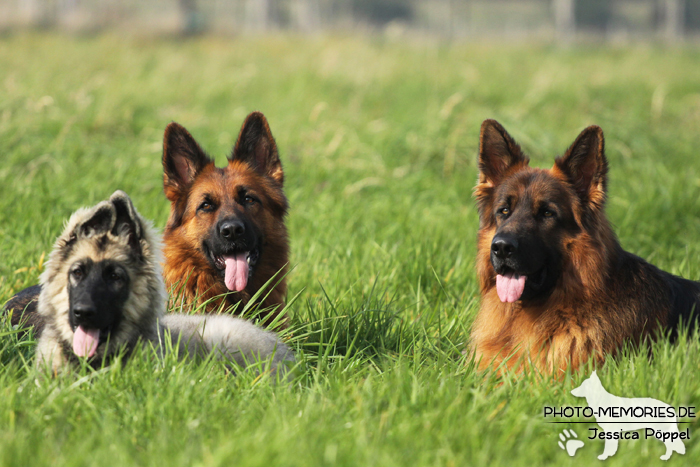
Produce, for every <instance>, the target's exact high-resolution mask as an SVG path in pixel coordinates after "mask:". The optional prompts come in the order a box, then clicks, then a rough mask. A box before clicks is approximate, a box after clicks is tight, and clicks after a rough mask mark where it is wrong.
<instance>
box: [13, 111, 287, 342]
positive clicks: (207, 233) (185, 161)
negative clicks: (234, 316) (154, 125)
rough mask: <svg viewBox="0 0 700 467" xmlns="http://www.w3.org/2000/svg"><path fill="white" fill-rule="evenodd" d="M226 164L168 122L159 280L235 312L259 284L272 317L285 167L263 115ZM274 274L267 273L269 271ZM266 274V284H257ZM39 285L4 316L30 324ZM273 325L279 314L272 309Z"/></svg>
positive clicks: (283, 253) (278, 281) (278, 296)
mask: <svg viewBox="0 0 700 467" xmlns="http://www.w3.org/2000/svg"><path fill="white" fill-rule="evenodd" d="M228 161H229V162H228V165H227V166H226V167H224V168H217V167H216V166H215V165H214V161H213V160H212V159H211V158H210V157H209V156H207V154H206V153H205V152H204V151H203V150H202V149H201V148H200V146H199V145H198V144H197V142H196V141H195V140H194V138H192V136H191V135H190V134H189V133H188V132H187V130H185V129H184V128H183V127H182V126H180V125H178V124H177V123H174V122H173V123H171V124H170V125H168V126H167V128H166V129H165V137H164V141H163V186H164V189H165V195H166V196H167V198H168V199H169V200H170V202H171V209H170V218H169V220H168V223H167V226H166V228H165V233H164V245H165V246H164V252H165V263H164V276H165V282H166V285H167V286H168V288H169V289H170V290H172V291H173V295H174V296H176V297H178V298H179V299H180V304H183V305H186V306H188V307H193V306H195V305H196V304H197V303H198V302H199V303H206V309H207V310H208V311H215V310H218V309H220V307H221V306H223V307H224V308H229V309H230V308H231V307H232V306H236V305H237V308H236V312H237V313H240V312H241V311H242V310H243V308H244V306H245V305H246V304H247V303H248V302H249V301H250V299H251V298H252V297H253V296H254V295H255V294H256V293H257V292H258V291H261V294H260V295H259V296H260V297H261V298H262V299H261V300H259V303H258V304H257V305H258V307H259V309H261V310H262V311H263V313H262V314H261V315H259V316H260V317H261V318H263V321H264V322H265V323H266V324H269V323H271V322H273V321H275V319H276V318H277V317H278V315H279V314H280V313H281V311H282V307H283V305H284V297H285V294H286V291H287V286H286V279H285V275H286V272H287V262H288V258H289V243H288V240H287V229H286V227H285V223H284V218H285V215H286V213H287V207H288V203H287V199H286V197H285V195H284V192H283V190H282V185H283V182H284V172H283V171H282V164H281V162H280V159H279V155H278V152H277V146H276V144H275V140H274V138H273V137H272V133H271V132H270V127H269V125H268V123H267V120H266V119H265V116H264V115H263V114H262V113H260V112H254V113H251V114H250V115H249V116H248V117H247V118H246V120H245V122H244V123H243V126H242V128H241V131H240V134H239V136H238V141H237V142H236V144H235V146H234V148H233V151H232V153H231V155H230V156H229V157H228ZM273 277H274V279H273ZM268 282H270V283H271V284H272V286H273V287H271V289H269V290H261V289H262V288H263V286H264V285H265V284H267V283H268ZM40 292H41V287H40V286H39V285H35V286H33V287H29V288H27V289H24V290H22V291H21V292H19V293H18V294H17V295H15V296H14V297H12V299H10V301H8V302H7V304H6V305H5V309H6V310H7V311H11V312H12V316H11V322H12V324H13V325H18V324H19V323H20V321H22V322H23V323H24V325H25V326H33V327H34V333H35V334H36V335H37V336H38V335H41V332H42V328H43V320H42V318H41V316H39V315H38V314H37V313H36V300H37V298H38V297H39V293H40ZM277 321H278V323H279V324H280V327H285V326H286V319H284V318H283V317H281V316H280V317H279V319H278V320H277Z"/></svg>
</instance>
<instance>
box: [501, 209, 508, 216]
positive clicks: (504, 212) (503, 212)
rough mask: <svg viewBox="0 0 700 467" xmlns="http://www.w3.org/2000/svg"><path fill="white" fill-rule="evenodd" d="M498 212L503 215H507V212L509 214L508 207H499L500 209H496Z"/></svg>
mask: <svg viewBox="0 0 700 467" xmlns="http://www.w3.org/2000/svg"><path fill="white" fill-rule="evenodd" d="M498 213H499V214H503V215H504V216H507V215H508V214H510V209H508V208H501V209H499V210H498Z"/></svg>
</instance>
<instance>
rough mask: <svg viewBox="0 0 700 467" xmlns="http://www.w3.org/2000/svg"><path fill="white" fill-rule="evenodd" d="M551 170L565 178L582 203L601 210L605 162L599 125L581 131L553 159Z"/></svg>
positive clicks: (603, 194) (606, 172) (603, 142)
mask: <svg viewBox="0 0 700 467" xmlns="http://www.w3.org/2000/svg"><path fill="white" fill-rule="evenodd" d="M554 167H555V169H558V170H559V171H561V172H562V173H563V174H564V175H565V176H566V178H567V179H568V180H569V182H570V183H571V184H572V185H573V187H574V189H575V190H576V193H577V194H578V196H579V197H580V198H581V200H582V201H583V202H584V203H590V204H593V205H596V206H598V207H600V208H602V207H603V204H605V191H606V189H607V174H608V161H607V159H606V158H605V140H604V138H603V130H602V129H601V128H600V127H599V126H595V125H593V126H589V127H588V128H586V129H585V130H583V131H582V132H581V134H580V135H578V138H576V141H574V144H572V145H571V146H570V147H569V149H568V150H567V151H566V153H565V154H564V155H563V156H562V157H557V159H556V161H555V162H554Z"/></svg>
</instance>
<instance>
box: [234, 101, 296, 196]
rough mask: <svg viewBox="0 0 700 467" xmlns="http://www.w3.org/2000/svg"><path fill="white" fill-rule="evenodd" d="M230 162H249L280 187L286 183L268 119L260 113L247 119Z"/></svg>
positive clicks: (253, 114) (255, 113) (254, 113)
mask: <svg viewBox="0 0 700 467" xmlns="http://www.w3.org/2000/svg"><path fill="white" fill-rule="evenodd" d="M228 160H229V161H231V162H233V161H244V162H247V163H248V164H250V165H251V166H252V167H253V168H255V170H257V171H258V172H259V173H261V174H263V175H267V176H269V177H271V178H272V179H273V180H275V181H276V182H277V183H279V184H280V185H282V184H283V183H284V172H283V171H282V163H281V162H280V158H279V154H278V153H277V145H276V144H275V138H273V137H272V132H271V131H270V126H269V125H268V124H267V119H266V118H265V116H264V115H263V114H262V113H260V112H253V113H251V114H250V115H248V117H246V119H245V122H243V127H241V132H240V134H239V135H238V141H236V145H235V146H234V147H233V152H232V153H231V155H230V156H229V158H228Z"/></svg>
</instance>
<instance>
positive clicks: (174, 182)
mask: <svg viewBox="0 0 700 467" xmlns="http://www.w3.org/2000/svg"><path fill="white" fill-rule="evenodd" d="M213 162H214V161H213V160H212V159H210V158H209V156H207V154H206V153H205V152H204V151H203V150H202V148H200V147H199V144H197V142H196V141H195V140H194V138H193V137H192V135H190V134H189V132H188V131H187V130H185V128H184V127H183V126H182V125H179V124H177V123H175V122H172V123H171V124H170V125H168V126H167V127H166V128H165V136H164V137H163V188H164V189H165V196H167V198H168V199H169V200H170V201H175V199H176V198H177V197H178V196H179V194H180V193H181V191H182V190H183V189H185V188H186V187H188V186H189V185H190V183H192V181H193V180H194V178H195V177H196V176H197V174H198V173H199V171H201V170H202V169H203V168H204V167H205V166H207V165H208V164H211V163H213Z"/></svg>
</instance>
